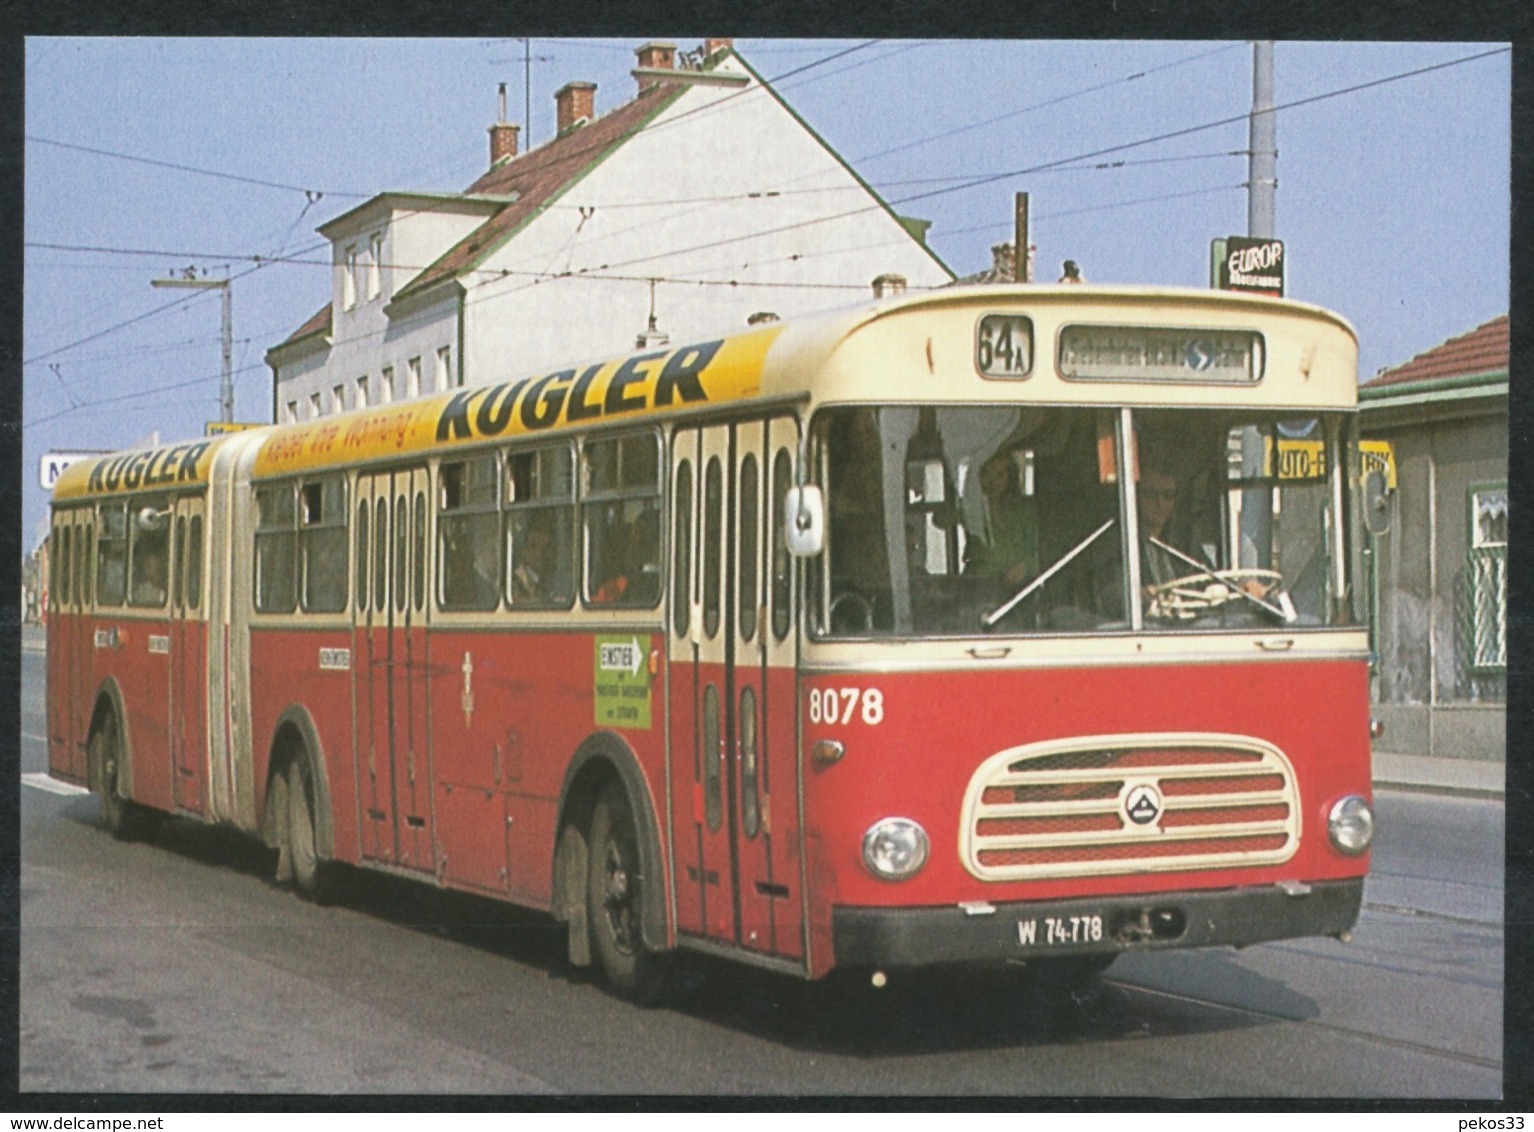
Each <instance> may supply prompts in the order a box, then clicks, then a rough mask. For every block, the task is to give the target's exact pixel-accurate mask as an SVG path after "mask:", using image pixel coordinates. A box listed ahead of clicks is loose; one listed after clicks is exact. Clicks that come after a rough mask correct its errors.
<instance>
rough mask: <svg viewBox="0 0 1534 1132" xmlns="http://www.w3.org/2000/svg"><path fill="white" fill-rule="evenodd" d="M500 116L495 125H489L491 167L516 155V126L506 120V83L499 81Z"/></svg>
mask: <svg viewBox="0 0 1534 1132" xmlns="http://www.w3.org/2000/svg"><path fill="white" fill-rule="evenodd" d="M500 86H501V90H500V94H501V116H500V118H499V119H497V121H496V123H495V125H493V126H491V127H490V167H491V168H492V169H493V168H494V167H495V166H497V165H499V164H500V163H501V162H502V161H508V160H510V159H511V158H513V157H515V156H516V155H517V130H518V127H517V126H514V125H512V124H511V123H510V122H508V121H506V84H505V83H501V84H500Z"/></svg>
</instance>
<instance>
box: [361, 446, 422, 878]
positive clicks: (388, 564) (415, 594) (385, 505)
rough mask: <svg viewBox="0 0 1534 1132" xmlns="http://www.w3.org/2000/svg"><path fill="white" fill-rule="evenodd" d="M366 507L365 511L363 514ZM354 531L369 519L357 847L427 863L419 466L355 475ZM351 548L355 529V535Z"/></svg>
mask: <svg viewBox="0 0 1534 1132" xmlns="http://www.w3.org/2000/svg"><path fill="white" fill-rule="evenodd" d="M364 507H366V508H368V513H369V518H368V519H363V518H361V512H362V509H363V508H364ZM357 508H358V525H359V531H360V530H361V528H362V527H363V526H366V527H367V538H368V541H369V542H370V546H369V548H368V582H369V586H368V589H369V590H370V592H369V594H368V596H367V601H366V603H365V605H366V607H365V608H363V603H357V613H356V620H355V626H354V631H353V641H354V644H353V649H352V653H353V656H354V657H355V658H356V660H355V662H354V663H355V664H356V665H357V679H356V685H355V686H356V689H357V693H356V696H357V704H356V713H357V744H358V751H357V763H358V765H359V766H360V767H366V770H367V773H366V774H365V775H364V776H362V777H361V782H360V790H361V794H362V798H361V810H362V814H361V817H362V830H363V834H362V855H363V857H364V858H367V859H369V860H376V861H383V862H386V863H389V864H398V865H402V866H404V867H406V868H416V869H427V870H429V869H431V868H433V860H432V849H431V830H430V822H429V814H430V806H431V800H430V768H429V767H428V766H427V763H426V749H427V748H426V734H427V719H426V695H427V664H426V620H425V605H426V601H425V594H426V581H425V569H426V561H425V559H426V545H427V542H426V524H427V521H428V516H427V514H426V512H427V510H428V500H427V493H426V469H425V468H409V469H400V470H398V471H393V472H382V473H379V474H377V475H371V476H359V477H358V479H357ZM358 541H359V553H360V544H361V541H362V536H361V535H360V534H359V536H358Z"/></svg>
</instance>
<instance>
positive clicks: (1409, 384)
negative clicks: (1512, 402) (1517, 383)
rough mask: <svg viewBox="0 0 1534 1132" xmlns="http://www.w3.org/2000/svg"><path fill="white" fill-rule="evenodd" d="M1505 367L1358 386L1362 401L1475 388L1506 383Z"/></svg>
mask: <svg viewBox="0 0 1534 1132" xmlns="http://www.w3.org/2000/svg"><path fill="white" fill-rule="evenodd" d="M1507 379H1508V371H1507V370H1505V369H1493V370H1486V371H1485V372H1483V373H1471V374H1458V375H1456V376H1454V377H1435V378H1431V379H1428V380H1424V381H1403V382H1401V383H1400V384H1399V385H1383V386H1371V385H1369V384H1368V383H1367V382H1366V383H1364V384H1363V385H1360V386H1359V387H1358V399H1359V400H1360V401H1383V400H1386V399H1388V398H1391V397H1397V396H1400V397H1409V396H1412V395H1414V394H1423V393H1437V392H1440V391H1443V390H1450V389H1475V388H1478V387H1480V386H1482V385H1495V384H1496V383H1497V382H1498V381H1501V382H1503V383H1506V382H1507Z"/></svg>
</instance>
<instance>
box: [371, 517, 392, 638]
mask: <svg viewBox="0 0 1534 1132" xmlns="http://www.w3.org/2000/svg"><path fill="white" fill-rule="evenodd" d="M388 601H389V501H388V500H387V499H385V498H383V497H381V496H380V497H379V499H378V500H377V501H376V502H375V503H374V505H373V612H375V613H384V612H387V611H388V608H389V606H388Z"/></svg>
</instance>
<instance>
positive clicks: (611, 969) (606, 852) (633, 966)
mask: <svg viewBox="0 0 1534 1132" xmlns="http://www.w3.org/2000/svg"><path fill="white" fill-rule="evenodd" d="M590 846H591V849H590V856H589V860H588V864H589V868H588V870H587V883H586V919H587V923H588V924H589V925H590V928H591V942H592V946H593V949H594V950H595V951H596V954H597V961H598V962H599V963H601V965H602V970H603V971H604V972H605V973H606V975H607V979H608V982H610V983H611V984H612V986H613V989H614V990H615V991H617V992H618V993H619V994H620V995H622V996H623V997H624V998H626V999H629V1000H630V1001H632V1002H637V1003H639V1004H641V1005H651V1004H653V1003H655V1002H657V1001H658V1000H659V999H660V998H661V997H662V996H663V995H664V993H665V989H666V983H667V975H668V973H669V968H670V962H669V960H670V956H669V955H665V954H661V953H657V952H654V951H651V950H650V949H649V948H647V947H646V946H645V943H644V938H643V935H642V933H641V930H640V922H641V918H642V912H641V909H642V908H643V903H644V886H645V884H646V879H645V876H644V871H643V863H642V862H643V858H642V857H641V855H640V849H639V832H638V829H637V828H636V827H635V825H634V815H633V811H632V810H631V808H630V806H629V800H628V795H627V794H626V793H625V792H624V789H623V786H622V784H621V783H618V782H616V781H614V782H609V783H608V784H607V786H606V787H604V788H603V790H602V793H601V794H600V795H599V796H598V798H597V804H596V808H595V810H594V811H593V812H592V815H591V841H590Z"/></svg>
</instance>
